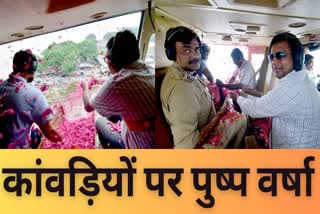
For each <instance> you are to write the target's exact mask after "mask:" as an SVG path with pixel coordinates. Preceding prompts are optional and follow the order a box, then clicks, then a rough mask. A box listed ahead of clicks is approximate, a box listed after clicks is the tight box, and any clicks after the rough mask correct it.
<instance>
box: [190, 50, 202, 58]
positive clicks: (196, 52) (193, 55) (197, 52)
mask: <svg viewBox="0 0 320 214" xmlns="http://www.w3.org/2000/svg"><path fill="white" fill-rule="evenodd" d="M191 56H192V57H193V58H200V57H201V53H200V52H199V51H192V53H191Z"/></svg>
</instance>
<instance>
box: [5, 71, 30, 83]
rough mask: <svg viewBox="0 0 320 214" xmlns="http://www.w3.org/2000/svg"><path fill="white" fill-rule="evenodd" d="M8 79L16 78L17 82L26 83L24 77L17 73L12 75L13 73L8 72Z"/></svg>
mask: <svg viewBox="0 0 320 214" xmlns="http://www.w3.org/2000/svg"><path fill="white" fill-rule="evenodd" d="M9 79H15V80H18V81H19V82H24V83H28V82H27V80H26V79H25V78H23V77H21V76H19V75H14V74H13V73H11V74H9Z"/></svg>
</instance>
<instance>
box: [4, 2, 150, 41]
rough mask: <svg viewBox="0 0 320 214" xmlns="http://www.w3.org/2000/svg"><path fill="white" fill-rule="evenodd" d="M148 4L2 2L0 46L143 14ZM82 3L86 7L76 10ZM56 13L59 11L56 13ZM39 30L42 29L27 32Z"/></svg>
mask: <svg viewBox="0 0 320 214" xmlns="http://www.w3.org/2000/svg"><path fill="white" fill-rule="evenodd" d="M147 2H148V1H147V0H1V1H0V26H1V31H0V44H4V43H8V42H11V41H15V40H20V39H24V38H28V37H32V36H35V35H39V34H44V33H48V32H54V31H57V30H60V29H65V28H69V27H73V26H76V25H81V24H85V23H90V22H94V21H97V20H99V19H105V18H108V17H113V16H117V15H121V14H126V13H128V12H130V13H131V12H136V11H141V10H144V9H145V8H147V7H148V4H147ZM82 3H83V5H80V6H77V5H79V4H82ZM73 6H75V7H73ZM48 9H49V10H48ZM56 10H59V11H57V12H54V11H56ZM50 11H52V12H50ZM104 12H106V15H104V16H102V17H100V18H98V19H93V18H92V17H91V16H92V15H94V14H97V13H104ZM102 15H103V14H102ZM37 26H43V28H42V29H37V30H27V29H25V28H26V27H37Z"/></svg>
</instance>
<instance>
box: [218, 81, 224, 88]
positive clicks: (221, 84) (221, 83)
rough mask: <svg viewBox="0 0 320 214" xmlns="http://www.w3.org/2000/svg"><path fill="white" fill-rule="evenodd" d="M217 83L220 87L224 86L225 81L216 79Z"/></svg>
mask: <svg viewBox="0 0 320 214" xmlns="http://www.w3.org/2000/svg"><path fill="white" fill-rule="evenodd" d="M216 84H217V86H218V87H219V88H221V87H224V83H223V82H222V81H221V80H219V79H217V80H216Z"/></svg>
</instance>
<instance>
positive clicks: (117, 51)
mask: <svg viewBox="0 0 320 214" xmlns="http://www.w3.org/2000/svg"><path fill="white" fill-rule="evenodd" d="M107 48H108V51H109V52H108V56H107V57H108V59H109V60H110V61H111V62H112V64H114V65H115V67H116V68H117V69H121V68H123V67H124V66H126V65H129V64H131V63H133V62H134V61H136V60H138V59H139V58H140V52H139V44H138V41H137V39H136V37H135V35H134V34H133V33H132V32H130V31H129V30H124V31H119V32H118V33H117V34H116V35H115V36H114V37H112V38H110V39H109V41H108V43H107Z"/></svg>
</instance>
